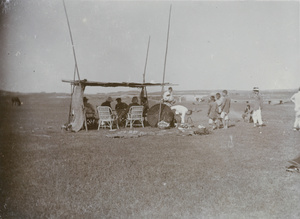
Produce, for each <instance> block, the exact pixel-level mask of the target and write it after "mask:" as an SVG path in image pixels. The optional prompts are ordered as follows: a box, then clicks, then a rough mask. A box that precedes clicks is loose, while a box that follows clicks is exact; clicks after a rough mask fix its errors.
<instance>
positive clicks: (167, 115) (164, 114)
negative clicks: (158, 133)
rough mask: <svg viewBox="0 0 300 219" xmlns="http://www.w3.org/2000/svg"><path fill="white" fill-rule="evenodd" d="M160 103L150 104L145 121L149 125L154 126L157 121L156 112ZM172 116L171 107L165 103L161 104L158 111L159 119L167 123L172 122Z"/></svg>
mask: <svg viewBox="0 0 300 219" xmlns="http://www.w3.org/2000/svg"><path fill="white" fill-rule="evenodd" d="M159 105H160V104H159V103H158V104H155V105H154V106H152V107H151V108H150V109H149V111H148V114H147V121H148V123H149V124H150V125H151V127H156V126H157V123H158V122H159V121H158V113H159V109H160V106H159ZM173 118H174V113H173V112H172V110H171V108H170V107H169V106H167V105H166V104H163V103H162V104H161V113H160V120H163V121H165V122H167V123H172V121H173Z"/></svg>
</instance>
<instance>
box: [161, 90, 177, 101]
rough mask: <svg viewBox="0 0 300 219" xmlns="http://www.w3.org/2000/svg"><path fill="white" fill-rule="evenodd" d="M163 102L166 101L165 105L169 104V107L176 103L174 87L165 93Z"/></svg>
mask: <svg viewBox="0 0 300 219" xmlns="http://www.w3.org/2000/svg"><path fill="white" fill-rule="evenodd" d="M163 101H164V103H166V104H169V105H172V104H174V103H175V102H176V101H175V99H174V97H173V88H172V87H169V88H168V90H167V91H166V92H165V93H164V96H163Z"/></svg>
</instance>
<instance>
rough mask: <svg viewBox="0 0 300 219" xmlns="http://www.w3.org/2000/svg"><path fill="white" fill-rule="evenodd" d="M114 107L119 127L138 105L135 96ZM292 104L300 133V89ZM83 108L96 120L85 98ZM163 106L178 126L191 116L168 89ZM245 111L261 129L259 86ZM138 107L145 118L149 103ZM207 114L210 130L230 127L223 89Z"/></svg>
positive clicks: (245, 116)
mask: <svg viewBox="0 0 300 219" xmlns="http://www.w3.org/2000/svg"><path fill="white" fill-rule="evenodd" d="M116 101H117V104H116V106H115V111H116V115H117V122H118V124H119V126H124V125H125V120H126V116H127V113H128V112H129V109H130V107H132V106H140V104H139V103H138V102H139V100H138V97H136V96H134V97H133V98H132V101H131V103H130V104H129V105H128V104H126V103H124V102H122V99H121V98H117V99H116ZM291 101H292V102H294V103H295V111H296V118H295V123H294V130H298V131H299V130H300V88H299V91H298V92H297V93H295V94H294V95H293V96H292V97H291ZM111 102H113V99H112V98H111V97H108V98H107V99H106V101H105V102H103V103H102V104H101V106H108V107H110V108H112V107H111ZM83 103H84V107H85V110H86V116H87V118H88V117H90V118H93V117H94V118H97V117H98V115H97V113H96V110H95V108H94V106H93V105H92V104H90V103H88V98H86V97H84V98H83ZM163 103H165V104H166V105H168V106H170V108H171V110H172V111H173V112H174V114H175V118H176V116H179V117H180V119H177V120H178V121H177V122H178V123H185V119H186V118H185V117H186V115H190V114H191V113H192V111H191V110H188V109H187V108H186V107H185V106H182V105H174V104H175V103H176V101H175V98H174V97H173V89H172V87H169V88H168V90H167V91H166V92H165V93H164V95H163ZM246 103H247V106H246V109H245V111H244V113H243V115H242V118H243V119H244V121H247V122H253V124H254V127H261V126H263V125H264V123H263V120H262V109H263V98H262V96H261V94H260V92H259V88H258V87H254V88H253V104H252V106H253V107H252V108H251V106H250V104H249V102H248V101H247V102H246ZM141 105H142V106H143V107H144V109H143V110H144V111H143V116H144V117H146V116H147V112H148V110H149V105H148V100H147V98H146V97H141ZM208 105H209V106H208V112H207V116H208V118H209V121H208V122H209V125H211V126H212V129H217V128H221V126H223V128H224V129H227V128H228V125H229V113H230V107H231V98H230V97H229V96H228V91H227V90H223V91H222V93H216V94H211V95H210V98H209V103H208Z"/></svg>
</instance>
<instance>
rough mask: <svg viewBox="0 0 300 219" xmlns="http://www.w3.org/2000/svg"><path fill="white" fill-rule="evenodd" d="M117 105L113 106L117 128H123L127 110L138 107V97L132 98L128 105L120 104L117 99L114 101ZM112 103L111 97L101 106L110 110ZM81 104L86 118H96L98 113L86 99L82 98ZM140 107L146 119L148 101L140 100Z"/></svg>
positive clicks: (145, 99) (143, 98)
mask: <svg viewBox="0 0 300 219" xmlns="http://www.w3.org/2000/svg"><path fill="white" fill-rule="evenodd" d="M116 101H117V104H116V105H115V112H116V116H117V123H118V125H119V126H124V125H125V121H126V117H127V114H128V112H129V109H130V108H131V107H132V106H140V104H139V103H138V102H139V100H138V97H136V96H134V97H133V98H132V100H131V103H130V104H127V103H125V102H122V99H121V98H120V97H119V98H117V99H116ZM112 102H113V99H112V98H111V97H108V98H107V99H106V101H104V102H103V103H102V104H101V106H107V107H110V108H111V109H112V106H111V103H112ZM83 104H84V108H85V112H86V117H87V118H98V113H97V112H96V110H95V108H94V106H93V105H92V104H90V103H89V102H88V98H86V97H84V98H83ZM141 105H142V106H143V117H146V115H147V112H148V110H149V106H148V99H147V98H146V97H142V98H141Z"/></svg>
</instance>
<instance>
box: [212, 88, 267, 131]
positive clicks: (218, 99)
mask: <svg viewBox="0 0 300 219" xmlns="http://www.w3.org/2000/svg"><path fill="white" fill-rule="evenodd" d="M230 104H231V99H230V97H229V96H228V91H227V90H223V92H222V96H221V94H220V93H216V94H215V95H211V96H210V100H209V107H208V112H207V115H208V117H209V124H210V125H211V126H212V129H217V128H220V126H221V125H222V126H223V128H224V129H227V128H228V123H229V112H230ZM262 109H263V99H262V96H261V95H260V93H259V88H258V87H254V88H253V108H251V107H250V104H249V102H248V101H247V106H246V109H245V111H244V113H243V115H242V117H243V119H244V121H248V122H253V124H254V127H261V126H263V125H264V123H263V120H262V113H261V112H262Z"/></svg>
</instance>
